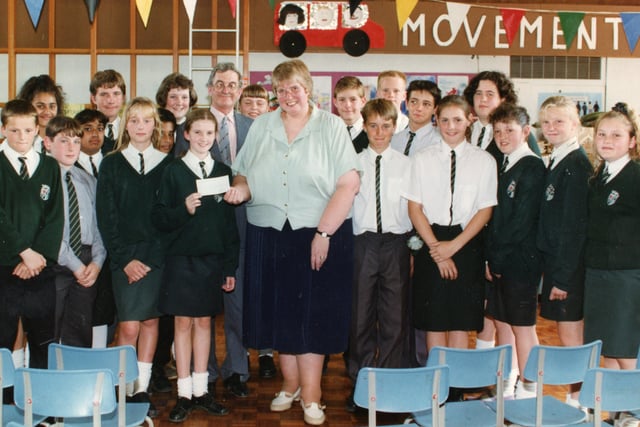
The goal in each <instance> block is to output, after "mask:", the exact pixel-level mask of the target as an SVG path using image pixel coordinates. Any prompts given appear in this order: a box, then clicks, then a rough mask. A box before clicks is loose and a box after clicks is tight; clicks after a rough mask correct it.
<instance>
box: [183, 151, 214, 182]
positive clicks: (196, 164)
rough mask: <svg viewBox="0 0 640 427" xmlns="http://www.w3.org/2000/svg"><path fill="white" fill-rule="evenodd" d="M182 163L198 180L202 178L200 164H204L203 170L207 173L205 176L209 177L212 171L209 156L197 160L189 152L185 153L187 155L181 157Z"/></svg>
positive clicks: (211, 160)
mask: <svg viewBox="0 0 640 427" xmlns="http://www.w3.org/2000/svg"><path fill="white" fill-rule="evenodd" d="M182 161H183V162H184V163H185V164H186V165H187V167H188V168H189V169H191V172H193V173H195V174H196V175H198V176H199V177H200V178H204V177H203V176H202V169H201V168H200V162H204V170H205V171H206V172H207V176H209V175H211V172H212V171H213V158H212V157H211V154H209V155H208V156H207V157H205V158H204V159H199V158H198V156H196V155H195V154H193V153H192V152H191V151H187V153H186V154H185V155H184V156H183V157H182Z"/></svg>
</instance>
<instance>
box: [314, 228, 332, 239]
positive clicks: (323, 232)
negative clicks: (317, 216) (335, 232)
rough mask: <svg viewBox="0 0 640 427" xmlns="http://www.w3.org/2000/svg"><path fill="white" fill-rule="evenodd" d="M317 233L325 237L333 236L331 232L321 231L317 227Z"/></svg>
mask: <svg viewBox="0 0 640 427" xmlns="http://www.w3.org/2000/svg"><path fill="white" fill-rule="evenodd" d="M316 234H319V235H320V236H322V237H324V238H325V239H329V238H331V237H332V236H331V234H329V233H327V232H326V231H320V230H318V229H316Z"/></svg>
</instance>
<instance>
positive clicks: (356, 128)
mask: <svg viewBox="0 0 640 427" xmlns="http://www.w3.org/2000/svg"><path fill="white" fill-rule="evenodd" d="M349 126H351V128H349ZM363 127H364V120H363V119H362V117H360V118H359V119H358V120H356V121H355V122H354V123H353V124H352V125H348V126H347V131H348V132H349V136H350V137H351V140H352V141H353V140H354V139H355V138H356V137H357V136H358V135H360V132H362V129H363Z"/></svg>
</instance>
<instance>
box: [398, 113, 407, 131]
mask: <svg viewBox="0 0 640 427" xmlns="http://www.w3.org/2000/svg"><path fill="white" fill-rule="evenodd" d="M407 126H409V117H407V116H406V115H405V114H404V113H400V112H398V120H396V131H395V133H398V132H400V131H401V130H402V129H404V128H406V127H407Z"/></svg>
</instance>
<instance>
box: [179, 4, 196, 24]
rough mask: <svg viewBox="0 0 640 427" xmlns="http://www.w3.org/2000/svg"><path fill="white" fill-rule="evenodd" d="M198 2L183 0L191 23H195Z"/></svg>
mask: <svg viewBox="0 0 640 427" xmlns="http://www.w3.org/2000/svg"><path fill="white" fill-rule="evenodd" d="M196 3H198V0H182V4H183V5H184V8H185V10H186V11H187V17H188V18H189V22H190V23H191V24H193V16H194V14H195V13H196Z"/></svg>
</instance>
